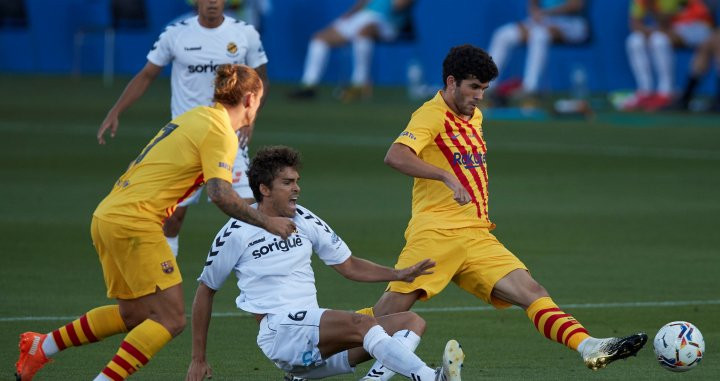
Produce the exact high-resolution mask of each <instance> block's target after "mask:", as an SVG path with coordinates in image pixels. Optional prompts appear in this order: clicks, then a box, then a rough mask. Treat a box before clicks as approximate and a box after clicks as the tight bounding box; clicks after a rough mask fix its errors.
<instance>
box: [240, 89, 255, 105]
mask: <svg viewBox="0 0 720 381" xmlns="http://www.w3.org/2000/svg"><path fill="white" fill-rule="evenodd" d="M252 97H253V93H251V92H247V93H245V95H243V97H242V105H243V107H245V108H250V105H251V104H252Z"/></svg>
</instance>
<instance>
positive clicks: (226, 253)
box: [198, 219, 243, 290]
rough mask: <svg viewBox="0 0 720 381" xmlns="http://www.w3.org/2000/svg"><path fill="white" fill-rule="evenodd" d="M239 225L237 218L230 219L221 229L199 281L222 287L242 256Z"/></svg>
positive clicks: (214, 240)
mask: <svg viewBox="0 0 720 381" xmlns="http://www.w3.org/2000/svg"><path fill="white" fill-rule="evenodd" d="M239 227H240V223H239V222H238V221H237V220H235V219H230V221H229V222H228V223H227V224H225V226H223V228H222V229H220V231H219V232H218V234H217V236H215V239H213V242H212V244H211V245H210V251H209V252H208V256H207V259H206V260H205V268H203V271H202V273H201V274H200V277H199V278H198V281H201V282H203V283H205V285H206V286H208V287H210V288H212V289H213V290H219V289H220V287H221V286H222V285H223V283H225V279H227V277H228V275H230V274H231V273H232V272H233V270H234V269H235V265H237V263H238V261H239V260H240V257H241V256H242V253H243V250H242V246H243V245H242V244H241V241H242V239H241V237H240V235H241V234H240V233H239V232H237V231H236V230H237V228H239ZM233 233H235V234H233Z"/></svg>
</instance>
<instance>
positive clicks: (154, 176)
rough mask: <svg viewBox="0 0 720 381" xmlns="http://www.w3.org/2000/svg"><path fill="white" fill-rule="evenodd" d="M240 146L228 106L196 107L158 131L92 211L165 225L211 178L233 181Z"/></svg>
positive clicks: (126, 221) (128, 222) (132, 223)
mask: <svg viewBox="0 0 720 381" xmlns="http://www.w3.org/2000/svg"><path fill="white" fill-rule="evenodd" d="M237 149H238V140H237V135H235V132H234V131H233V129H232V126H231V125H230V118H229V116H228V113H227V111H226V110H225V107H223V106H222V105H221V104H219V103H216V104H215V105H213V106H212V107H206V106H200V107H196V108H194V109H191V110H190V111H188V112H186V113H184V114H181V115H180V116H178V117H177V118H175V119H173V120H172V121H170V123H168V124H167V125H166V126H165V127H163V128H162V129H161V130H160V132H158V133H157V135H155V137H154V138H153V139H152V140H151V141H150V143H148V145H147V146H145V148H144V149H143V150H142V152H140V155H139V156H138V157H137V158H136V159H135V160H133V161H132V163H131V164H130V167H128V169H127V171H125V173H124V174H123V175H122V176H120V178H119V179H118V180H117V181H116V182H115V186H114V187H113V189H112V191H111V192H110V194H109V195H108V196H107V197H105V199H104V200H102V202H100V205H98V207H97V209H95V212H94V213H93V215H94V216H96V217H97V218H99V219H102V220H106V221H110V222H114V223H119V224H123V225H125V226H128V227H133V228H139V229H144V228H148V227H150V226H155V227H157V226H161V225H162V223H163V221H164V220H165V219H166V218H167V217H169V216H170V215H171V214H172V213H173V212H174V211H175V207H176V206H177V204H178V203H179V202H181V201H182V200H184V199H185V198H187V197H188V196H190V195H191V194H192V193H193V192H194V191H195V190H196V189H197V188H199V187H200V186H201V185H202V184H203V183H204V182H205V181H207V180H208V179H211V178H214V177H216V178H219V179H222V180H225V181H228V182H232V163H233V161H234V159H235V155H236V154H237Z"/></svg>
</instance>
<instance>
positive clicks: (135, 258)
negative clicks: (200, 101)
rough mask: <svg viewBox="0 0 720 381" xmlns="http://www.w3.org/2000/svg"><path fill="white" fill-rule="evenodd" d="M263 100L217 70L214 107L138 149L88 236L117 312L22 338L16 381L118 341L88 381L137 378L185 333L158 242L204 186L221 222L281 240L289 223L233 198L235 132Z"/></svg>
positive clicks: (233, 72)
mask: <svg viewBox="0 0 720 381" xmlns="http://www.w3.org/2000/svg"><path fill="white" fill-rule="evenodd" d="M262 93H263V85H262V82H261V80H260V78H259V76H258V75H257V73H256V72H255V71H254V70H253V69H251V68H249V67H247V66H244V65H221V66H220V67H218V69H217V76H216V79H215V91H214V100H215V103H214V104H213V105H212V106H201V107H197V108H194V109H192V110H190V111H188V112H186V113H184V114H182V115H180V116H178V117H177V118H175V119H173V120H172V121H170V123H168V124H167V125H165V127H163V128H162V129H161V130H160V131H159V132H158V134H157V135H155V137H154V138H153V139H152V140H151V141H150V142H149V143H148V144H147V145H146V146H145V148H143V149H142V151H141V152H140V154H139V155H138V156H137V158H135V159H134V160H133V161H132V163H131V164H130V166H129V168H128V169H127V171H126V172H125V173H124V174H123V175H122V176H120V178H119V179H118V180H117V181H116V182H115V184H114V186H113V188H112V191H111V192H110V194H109V195H108V196H107V197H105V199H104V200H103V201H102V202H101V203H100V205H98V207H97V209H95V212H94V213H93V219H92V224H91V235H92V240H93V245H94V246H95V250H96V251H97V253H98V257H99V260H100V264H101V266H102V269H103V276H104V279H105V285H106V287H107V296H108V298H110V299H115V300H116V301H117V302H116V303H115V304H111V305H106V306H102V307H98V308H95V309H93V310H90V311H88V312H87V313H86V314H84V315H82V316H81V317H80V318H78V319H77V320H75V321H72V322H70V323H68V324H67V325H64V326H62V327H59V328H58V329H56V330H54V331H52V332H49V333H47V334H39V333H35V332H25V333H23V334H22V335H20V344H19V347H20V358H19V360H18V362H17V363H16V372H17V373H16V376H17V379H18V380H20V381H27V380H31V379H32V378H33V376H34V375H35V373H36V372H37V371H38V370H40V368H42V367H43V366H44V365H45V364H47V363H48V362H49V361H50V360H49V359H50V357H51V356H53V355H54V354H56V353H57V352H59V351H62V350H64V349H67V348H70V347H75V346H80V345H84V344H89V343H94V342H97V341H100V340H102V339H104V338H106V337H109V336H112V335H116V334H119V333H126V332H127V335H126V336H125V338H124V340H123V341H122V343H121V344H120V348H119V349H118V351H117V353H116V354H115V356H114V357H113V358H112V359H111V360H110V362H108V364H107V366H106V367H105V368H104V369H102V371H101V372H100V373H99V374H98V376H97V377H96V378H95V380H113V381H118V380H124V379H126V378H127V377H128V376H130V375H131V374H133V373H135V372H136V371H138V370H139V369H140V368H141V367H142V366H144V365H146V364H147V363H148V361H149V360H150V359H151V358H152V357H153V356H154V355H155V354H156V353H157V352H158V351H159V350H160V349H161V348H162V347H163V346H165V345H166V344H167V343H168V342H169V341H170V340H171V339H172V338H173V337H175V336H177V335H178V334H180V332H182V330H183V328H184V327H185V307H184V302H183V293H182V289H181V283H182V278H181V276H180V269H179V268H178V265H177V262H176V261H175V257H174V255H173V253H172V251H171V250H170V247H169V246H168V243H167V241H166V240H165V237H164V236H163V230H162V225H163V221H164V220H165V219H166V218H168V216H170V215H171V214H172V213H173V210H174V209H175V207H176V205H177V204H178V203H179V202H181V201H182V200H183V199H184V198H185V197H187V196H188V195H190V194H192V192H193V190H194V189H195V188H197V187H199V186H200V185H202V184H203V183H204V184H206V186H207V190H208V194H209V196H210V199H211V200H212V201H213V202H214V203H215V204H216V205H217V206H218V208H220V209H221V210H222V211H223V212H225V213H226V214H227V215H229V216H231V217H234V218H237V219H239V220H242V221H245V222H247V223H250V224H253V225H257V226H260V227H262V228H264V229H266V230H268V231H270V232H273V233H274V234H277V235H279V236H281V237H283V238H286V237H288V236H289V235H290V234H291V233H292V232H293V231H294V230H295V224H294V223H293V222H292V221H291V220H290V219H288V218H284V217H268V216H266V215H264V214H262V213H260V212H258V211H257V210H256V209H253V208H251V207H250V206H249V205H248V204H247V203H245V202H244V201H243V200H242V199H241V198H240V197H239V196H238V195H237V193H235V192H234V191H233V189H232V167H231V165H232V162H233V159H234V158H235V154H236V152H237V149H238V144H237V136H236V135H235V132H236V131H237V130H238V129H239V128H240V127H242V126H246V125H248V124H250V123H252V122H253V120H254V119H255V115H256V113H257V110H258V107H259V106H260V98H261V97H262Z"/></svg>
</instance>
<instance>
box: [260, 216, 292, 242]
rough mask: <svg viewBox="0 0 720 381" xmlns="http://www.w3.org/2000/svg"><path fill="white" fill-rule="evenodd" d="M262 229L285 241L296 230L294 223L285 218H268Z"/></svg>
mask: <svg viewBox="0 0 720 381" xmlns="http://www.w3.org/2000/svg"><path fill="white" fill-rule="evenodd" d="M264 228H265V230H267V231H269V232H270V233H272V234H275V235H279V236H280V237H282V239H286V238H287V237H289V236H290V234H292V233H293V232H294V231H295V230H296V229H297V227H295V223H294V222H292V220H291V219H289V218H285V217H268V219H267V224H266V225H265V226H264Z"/></svg>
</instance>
